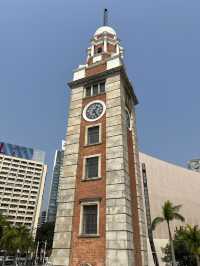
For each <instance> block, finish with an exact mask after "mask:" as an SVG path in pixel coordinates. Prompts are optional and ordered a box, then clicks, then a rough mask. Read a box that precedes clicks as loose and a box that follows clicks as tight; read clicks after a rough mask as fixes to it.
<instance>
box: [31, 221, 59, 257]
mask: <svg viewBox="0 0 200 266" xmlns="http://www.w3.org/2000/svg"><path fill="white" fill-rule="evenodd" d="M54 227H55V223H54V222H47V223H44V224H43V225H41V227H39V228H38V229H37V233H36V240H35V241H36V243H37V242H38V241H39V243H40V245H39V250H40V249H41V248H44V243H45V242H46V243H47V247H46V249H47V256H49V255H50V253H51V249H52V245H53V235H54Z"/></svg>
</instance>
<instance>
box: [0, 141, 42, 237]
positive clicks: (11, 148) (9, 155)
mask: <svg viewBox="0 0 200 266" xmlns="http://www.w3.org/2000/svg"><path fill="white" fill-rule="evenodd" d="M46 172H47V166H46V165H45V164H44V153H43V152H41V151H37V150H34V149H31V148H25V147H21V146H16V145H12V144H7V143H0V212H2V213H3V214H4V215H6V216H7V217H8V220H9V221H10V222H11V223H12V224H14V225H26V226H28V227H29V228H30V229H31V230H32V231H33V232H34V231H35V229H36V228H37V224H38V219H39V214H40V209H41V204H42V195H43V190H44V183H45V177H46Z"/></svg>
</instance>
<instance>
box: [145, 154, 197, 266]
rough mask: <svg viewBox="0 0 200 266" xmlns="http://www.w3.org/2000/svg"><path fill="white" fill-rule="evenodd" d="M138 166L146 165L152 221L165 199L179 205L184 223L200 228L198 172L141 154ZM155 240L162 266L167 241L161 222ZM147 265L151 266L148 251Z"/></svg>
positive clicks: (176, 223) (151, 261)
mask: <svg viewBox="0 0 200 266" xmlns="http://www.w3.org/2000/svg"><path fill="white" fill-rule="evenodd" d="M140 163H141V164H142V163H144V164H145V166H146V175H147V182H148V192H149V201H150V211H151V217H152V219H153V218H154V217H156V216H160V215H161V206H162V205H163V203H164V202H165V201H166V200H170V201H171V202H173V203H174V204H177V205H179V204H182V208H181V210H180V212H181V214H182V215H183V216H184V217H185V220H186V221H185V223H186V224H193V225H195V224H199V225H200V173H198V172H195V171H191V170H188V169H186V168H183V167H180V166H177V165H174V164H171V163H168V162H165V161H161V160H159V159H157V158H154V157H152V156H149V155H146V154H143V153H140ZM179 225H181V223H180V222H175V223H173V224H172V230H173V229H174V228H175V226H179ZM154 240H155V245H156V249H157V253H158V255H159V258H160V265H165V264H164V263H163V262H162V261H161V257H162V256H163V254H162V251H161V247H163V246H165V245H166V243H167V242H168V231H167V227H166V225H165V224H164V223H163V224H161V225H159V226H158V227H157V229H156V230H155V232H154ZM149 266H154V263H153V260H152V256H151V252H150V248H149Z"/></svg>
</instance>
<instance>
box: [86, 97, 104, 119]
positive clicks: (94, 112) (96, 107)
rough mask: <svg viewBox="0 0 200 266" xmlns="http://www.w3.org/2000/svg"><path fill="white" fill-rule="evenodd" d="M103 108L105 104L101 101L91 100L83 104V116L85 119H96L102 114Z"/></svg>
mask: <svg viewBox="0 0 200 266" xmlns="http://www.w3.org/2000/svg"><path fill="white" fill-rule="evenodd" d="M105 110H106V106H105V103H104V102H103V101H100V100H97V101H93V102H90V103H89V104H87V105H86V106H85V108H84V110H83V117H84V119H85V120H86V121H96V120H98V119H100V118H101V117H102V116H103V115H104V113H105Z"/></svg>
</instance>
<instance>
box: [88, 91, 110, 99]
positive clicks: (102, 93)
mask: <svg viewBox="0 0 200 266" xmlns="http://www.w3.org/2000/svg"><path fill="white" fill-rule="evenodd" d="M104 94H106V92H101V93H98V94H96V95H90V96H85V97H84V99H87V98H92V97H97V96H99V95H104Z"/></svg>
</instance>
